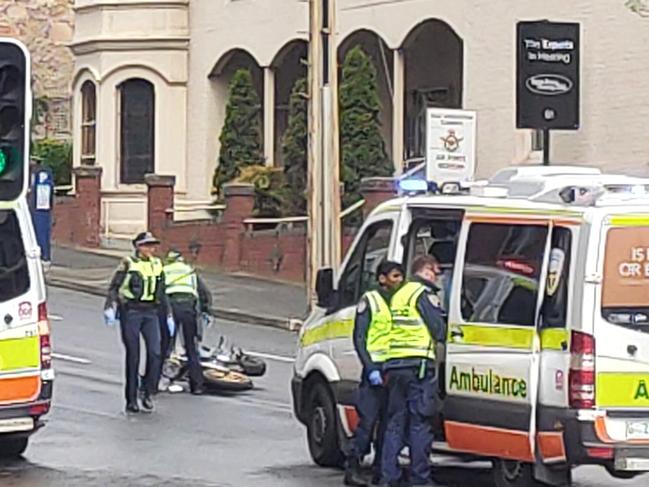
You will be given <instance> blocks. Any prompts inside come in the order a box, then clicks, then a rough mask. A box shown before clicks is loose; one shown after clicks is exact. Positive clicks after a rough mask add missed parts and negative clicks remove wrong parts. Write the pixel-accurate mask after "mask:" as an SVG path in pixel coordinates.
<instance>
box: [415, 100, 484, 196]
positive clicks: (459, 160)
mask: <svg viewBox="0 0 649 487" xmlns="http://www.w3.org/2000/svg"><path fill="white" fill-rule="evenodd" d="M475 142H476V113H475V112H472V111H469V110H453V109H445V108H429V109H427V110H426V180H428V181H435V182H436V183H437V184H440V185H441V184H442V183H444V182H447V181H454V182H455V181H469V180H471V179H472V178H473V173H474V171H475V154H476V143H475Z"/></svg>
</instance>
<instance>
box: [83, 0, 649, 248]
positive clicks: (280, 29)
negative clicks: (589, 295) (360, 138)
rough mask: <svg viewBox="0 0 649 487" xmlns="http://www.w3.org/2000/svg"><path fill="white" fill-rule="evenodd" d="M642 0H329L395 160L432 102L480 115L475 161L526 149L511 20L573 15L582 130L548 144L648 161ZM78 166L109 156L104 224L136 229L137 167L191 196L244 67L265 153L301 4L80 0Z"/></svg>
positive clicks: (183, 199) (419, 137) (299, 35)
mask: <svg viewBox="0 0 649 487" xmlns="http://www.w3.org/2000/svg"><path fill="white" fill-rule="evenodd" d="M646 3H647V2H645V1H644V0H598V1H593V0H574V1H572V2H566V1H565V0H546V1H545V2H541V3H539V2H536V1H532V0H518V1H516V2H511V1H493V0H436V1H434V2H433V1H431V0H338V8H339V15H338V33H337V34H338V43H339V52H338V57H339V60H340V61H342V59H343V58H344V56H345V54H346V53H347V52H348V51H349V50H350V49H351V48H353V47H354V46H357V45H360V46H361V47H362V48H363V49H364V50H365V51H366V52H367V54H368V55H369V56H370V57H371V59H372V61H373V62H374V65H375V67H376V69H377V74H378V83H379V92H380V95H381V100H382V113H381V121H382V130H383V135H384V139H385V142H386V147H387V148H388V151H389V153H390V154H391V156H392V159H393V161H394V164H395V169H397V170H400V168H402V167H403V165H404V162H405V161H407V160H411V159H417V158H420V157H422V156H423V148H424V142H425V140H424V130H423V120H424V118H423V115H424V112H425V109H426V108H427V107H430V106H434V107H449V108H466V109H472V110H476V111H477V113H478V142H477V147H478V149H477V151H478V156H477V175H478V176H479V177H482V176H488V175H490V174H492V173H493V172H494V171H495V170H497V169H499V168H501V167H503V166H506V165H510V164H518V163H528V162H529V163H536V162H538V161H539V159H540V152H539V150H538V149H539V148H540V147H538V144H537V140H536V137H535V134H533V133H532V132H531V131H528V130H516V128H515V26H516V22H517V21H519V20H538V19H551V20H556V21H575V22H580V23H581V25H582V80H581V81H582V83H581V100H582V106H581V120H582V123H581V128H580V130H579V131H577V132H562V133H554V134H553V136H552V157H553V159H554V160H556V161H561V162H565V163H577V164H589V165H598V166H602V167H604V168H607V169H614V170H621V171H624V172H627V173H633V174H646V173H647V172H648V167H647V164H648V163H649V133H647V130H646V129H645V126H646V124H645V120H647V116H648V115H649V91H648V90H646V89H645V86H644V85H645V83H646V79H649V59H648V58H647V56H646V48H645V46H646V45H649V44H648V41H649V18H646V15H647V12H649V6H648V5H647V4H646ZM75 13H76V30H75V35H74V39H73V42H72V44H71V45H72V49H73V51H74V54H75V72H74V76H73V83H72V89H73V100H74V117H73V118H74V127H73V134H74V140H75V144H74V146H75V153H74V164H75V165H83V164H88V165H93V164H94V165H100V166H102V167H103V175H102V200H103V201H104V202H105V203H104V210H105V211H104V212H103V214H104V215H105V216H104V219H105V222H104V226H105V229H106V232H107V234H117V235H119V234H125V235H126V234H130V233H132V232H133V231H134V230H137V229H140V228H142V226H143V225H144V221H145V215H146V207H145V198H144V190H145V188H144V185H143V184H142V183H143V179H144V174H146V173H148V172H156V173H158V174H173V175H175V176H176V182H177V184H176V201H177V206H180V207H182V206H183V205H186V207H187V208H189V209H192V208H195V209H200V208H201V207H202V206H204V205H206V204H207V203H209V201H210V191H211V181H212V174H213V172H214V168H215V166H216V164H217V159H218V152H219V140H218V139H219V133H220V130H221V127H222V125H223V122H224V118H225V106H226V103H227V87H228V83H229V81H230V79H231V77H232V75H233V73H234V72H235V71H236V70H237V69H238V68H241V67H245V68H248V69H250V71H251V72H252V74H253V80H254V85H255V88H256V90H257V92H258V94H259V97H260V100H261V103H262V105H263V127H264V129H263V139H264V140H263V142H264V155H265V161H266V163H267V164H272V165H281V164H282V161H281V151H280V141H281V137H282V134H283V131H284V129H285V127H286V122H287V107H288V98H289V94H290V91H291V89H292V87H293V84H294V83H295V81H296V80H297V79H299V78H300V77H302V76H305V75H306V64H305V62H306V57H307V43H306V41H307V38H308V31H307V28H308V3H307V2H298V1H295V0H191V1H190V0H77V2H76V4H75Z"/></svg>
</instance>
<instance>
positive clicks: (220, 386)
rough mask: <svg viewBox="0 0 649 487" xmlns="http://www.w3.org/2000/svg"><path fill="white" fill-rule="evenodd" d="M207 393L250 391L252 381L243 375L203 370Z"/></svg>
mask: <svg viewBox="0 0 649 487" xmlns="http://www.w3.org/2000/svg"><path fill="white" fill-rule="evenodd" d="M203 377H204V379H205V388H206V389H207V390H208V391H227V392H242V391H248V390H250V389H252V381H251V380H250V378H249V377H246V376H245V375H243V374H239V373H237V372H232V371H222V370H216V369H203Z"/></svg>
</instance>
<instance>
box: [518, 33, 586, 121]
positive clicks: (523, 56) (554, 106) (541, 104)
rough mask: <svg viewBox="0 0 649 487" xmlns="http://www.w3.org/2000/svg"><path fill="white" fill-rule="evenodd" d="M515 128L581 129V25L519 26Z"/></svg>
mask: <svg viewBox="0 0 649 487" xmlns="http://www.w3.org/2000/svg"><path fill="white" fill-rule="evenodd" d="M516 42H517V59H518V63H517V85H516V86H517V88H516V127H517V128H519V129H543V130H557V129H558V130H576V129H578V128H579V62H580V59H579V53H580V37H579V24H577V23H559V22H548V21H540V22H519V23H518V25H517V41H516Z"/></svg>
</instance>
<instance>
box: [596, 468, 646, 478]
mask: <svg viewBox="0 0 649 487" xmlns="http://www.w3.org/2000/svg"><path fill="white" fill-rule="evenodd" d="M605 467H606V471H607V472H608V474H609V475H610V476H611V477H614V478H616V479H621V480H630V479H634V478H636V477H637V476H638V475H640V474H641V473H643V472H625V471H624V470H615V468H614V467H613V466H612V465H606V466H605Z"/></svg>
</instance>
